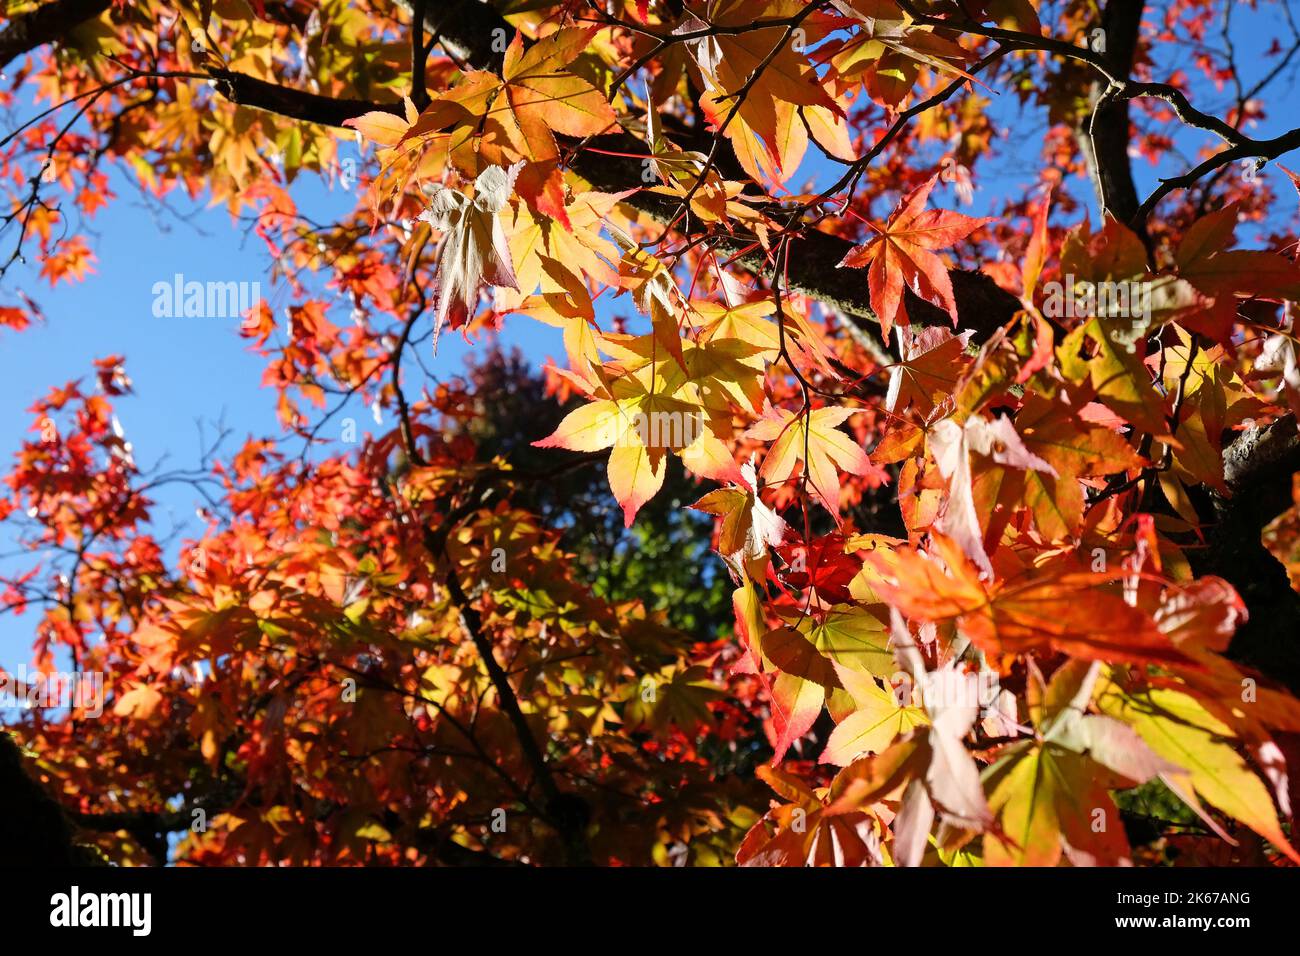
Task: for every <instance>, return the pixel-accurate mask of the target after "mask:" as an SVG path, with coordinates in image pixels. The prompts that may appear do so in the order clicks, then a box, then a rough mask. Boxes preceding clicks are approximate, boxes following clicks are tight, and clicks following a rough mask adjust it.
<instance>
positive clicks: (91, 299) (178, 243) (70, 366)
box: [0, 13, 1300, 664]
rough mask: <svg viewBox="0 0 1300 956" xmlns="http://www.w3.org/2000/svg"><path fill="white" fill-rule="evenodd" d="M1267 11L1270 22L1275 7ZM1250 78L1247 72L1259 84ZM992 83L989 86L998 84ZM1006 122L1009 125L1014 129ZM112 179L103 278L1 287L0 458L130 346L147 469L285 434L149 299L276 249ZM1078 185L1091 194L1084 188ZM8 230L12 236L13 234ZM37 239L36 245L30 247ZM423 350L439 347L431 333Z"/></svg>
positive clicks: (192, 325)
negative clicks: (19, 311)
mask: <svg viewBox="0 0 1300 956" xmlns="http://www.w3.org/2000/svg"><path fill="white" fill-rule="evenodd" d="M1260 16H1262V17H1265V18H1266V19H1265V20H1264V22H1265V23H1268V20H1267V17H1268V14H1267V13H1265V14H1260ZM1255 22H1256V23H1257V24H1258V22H1259V21H1258V20H1257V21H1255ZM1249 26H1250V24H1249V22H1248V21H1246V20H1245V18H1243V24H1242V28H1241V29H1239V30H1237V31H1236V32H1237V34H1239V35H1238V36H1236V37H1235V38H1236V40H1237V43H1238V47H1239V52H1240V54H1241V62H1242V63H1243V64H1246V65H1247V68H1248V69H1249V70H1250V71H1252V72H1255V71H1258V73H1260V74H1262V73H1263V72H1264V71H1266V70H1267V69H1268V68H1269V67H1270V66H1271V63H1269V62H1265V61H1264V60H1263V59H1262V58H1261V57H1260V56H1259V54H1260V53H1262V51H1263V50H1264V49H1266V47H1267V46H1268V44H1269V43H1271V41H1272V36H1273V35H1275V33H1274V32H1273V31H1272V30H1271V29H1258V28H1256V29H1255V30H1253V31H1252V30H1249V29H1248V27H1249ZM1157 55H1160V56H1166V55H1168V56H1169V57H1170V63H1169V64H1168V65H1175V64H1174V62H1173V61H1175V60H1179V59H1189V58H1186V57H1182V56H1180V55H1177V54H1176V53H1175V54H1169V53H1167V52H1162V51H1157ZM1184 65H1188V64H1184ZM1193 69H1194V68H1192V69H1189V72H1193ZM1253 79H1254V77H1253V76H1248V77H1247V81H1248V83H1249V82H1252V81H1253ZM1227 92H1228V91H1223V92H1216V91H1215V90H1213V89H1212V88H1211V87H1209V86H1208V84H1204V83H1200V84H1199V85H1198V88H1197V91H1196V95H1195V96H1194V97H1193V99H1194V100H1196V101H1197V103H1198V105H1203V106H1204V107H1205V108H1206V109H1217V108H1219V107H1221V106H1222V104H1223V103H1224V102H1226V100H1227ZM1287 92H1288V91H1287V89H1286V87H1285V85H1284V86H1283V87H1282V88H1281V89H1280V90H1275V91H1274V92H1273V93H1272V95H1271V96H1269V97H1268V102H1270V104H1272V105H1273V110H1274V115H1273V116H1272V118H1271V119H1270V120H1269V121H1268V123H1267V124H1265V125H1264V126H1263V127H1262V128H1252V129H1249V130H1248V131H1249V132H1250V133H1251V134H1252V135H1255V136H1260V137H1264V136H1272V135H1276V134H1277V133H1280V132H1282V131H1284V129H1285V128H1286V125H1289V123H1290V122H1291V121H1293V119H1294V117H1290V116H1286V115H1285V111H1284V109H1283V108H1281V107H1282V104H1283V103H1285V101H1286V100H1285V97H1286V95H1287ZM981 93H982V94H983V95H989V93H988V91H984V90H982V91H981ZM19 100H20V102H19V103H18V104H17V105H16V106H14V107H13V108H12V109H11V110H10V111H9V112H8V115H5V116H3V117H0V127H3V128H5V129H7V128H11V127H12V126H13V125H15V124H16V123H17V122H20V121H21V120H23V119H25V118H27V117H28V116H30V115H31V113H32V112H33V109H32V104H31V102H30V100H26V99H25V98H23V97H21V96H20V97H19ZM954 102H955V101H954ZM995 110H996V115H997V116H998V117H999V118H1000V119H1002V120H1003V121H1004V122H1005V124H1006V127H1007V128H1016V127H1015V125H1014V124H1015V123H1016V122H1017V117H1018V115H1019V109H1018V106H1017V103H1016V100H1015V98H1014V97H1013V96H1012V95H1009V94H1005V93H1004V94H1002V95H1001V96H1000V97H998V105H997V106H996V107H995ZM1284 124H1286V125H1284ZM998 133H999V136H1001V135H1003V134H1004V130H1003V129H999V130H998ZM1036 135H1037V134H1035V136H1036ZM1178 142H1179V143H1180V145H1183V144H1186V145H1188V146H1189V147H1194V146H1195V145H1197V144H1199V143H1201V142H1204V138H1203V134H1200V133H1198V132H1196V131H1192V132H1190V133H1182V134H1180V135H1179V138H1178ZM355 149H356V147H355V145H353V144H352V140H351V138H350V137H349V138H348V140H347V143H346V144H345V145H344V146H343V155H344V156H347V155H350V154H351V155H355ZM995 150H996V151H997V154H996V155H995V157H994V158H993V159H992V161H991V162H987V163H984V164H982V165H981V167H980V169H979V171H978V177H977V179H976V185H977V192H976V201H975V204H974V207H973V208H972V207H967V208H965V209H964V210H963V211H965V212H968V213H971V214H981V213H983V212H985V211H987V210H988V208H989V206H988V205H987V204H989V203H1000V202H1001V201H1002V200H1003V199H1004V198H1006V197H1008V196H1018V195H1021V194H1023V191H1024V189H1025V188H1026V187H1028V186H1029V185H1031V184H1032V183H1033V182H1034V181H1035V180H1036V178H1037V175H1038V154H1039V147H1038V143H1037V142H1036V140H1032V139H1031V140H1030V143H1029V144H1026V138H1025V133H1024V131H1023V129H1021V130H1020V131H1019V132H1017V133H1016V134H1015V135H1014V136H1012V137H1008V138H1006V139H1003V141H1002V142H1001V143H999V144H997V145H995ZM1292 160H1293V161H1294V163H1293V165H1300V160H1295V158H1294V157H1292ZM1134 168H1135V170H1136V172H1137V174H1138V177H1139V182H1140V185H1141V187H1142V189H1143V191H1144V192H1145V191H1146V190H1148V189H1150V188H1151V187H1152V186H1153V185H1154V183H1155V175H1156V173H1157V172H1163V173H1165V174H1168V173H1170V172H1178V171H1181V170H1180V169H1177V168H1176V167H1175V165H1174V164H1173V163H1172V162H1171V163H1170V164H1169V165H1168V166H1167V167H1166V168H1164V169H1160V170H1155V169H1152V168H1151V167H1150V165H1149V164H1148V163H1146V162H1145V161H1144V160H1135V161H1134ZM832 174H834V175H838V170H832V169H831V168H830V167H829V166H828V165H826V164H825V163H824V161H823V162H820V163H819V162H817V161H816V160H814V161H812V162H809V163H807V164H806V165H805V169H804V170H801V174H800V175H801V177H802V176H804V175H811V176H813V177H814V178H815V179H816V180H818V181H819V182H823V183H824V182H826V181H828V180H827V176H828V175H832ZM1263 175H1264V176H1267V177H1274V185H1275V188H1276V189H1277V190H1278V192H1279V194H1280V195H1283V196H1286V194H1287V191H1289V190H1290V187H1289V186H1288V185H1286V184H1285V181H1284V180H1283V179H1282V177H1281V175H1280V174H1279V173H1278V172H1277V171H1276V170H1275V169H1270V170H1268V171H1266V172H1265V173H1264V174H1263ZM111 182H112V187H113V189H114V191H115V192H116V193H117V194H118V198H117V199H116V200H115V201H114V202H112V203H110V205H109V206H108V207H107V208H106V209H104V210H102V211H101V212H100V214H99V215H98V216H97V217H96V218H94V219H93V220H90V221H89V222H87V223H85V224H84V225H85V228H86V229H88V230H89V232H90V234H91V240H92V245H93V247H94V249H95V252H96V255H97V256H98V262H97V263H96V266H95V269H96V271H95V273H94V274H93V275H90V276H88V277H87V278H86V280H85V281H83V282H80V283H76V284H70V285H69V284H63V283H61V284H60V285H59V286H58V287H57V288H55V289H53V290H51V289H50V288H49V286H48V284H47V283H45V282H44V280H41V279H39V278H38V276H37V274H36V273H37V269H38V268H39V263H33V264H30V265H28V266H27V267H25V268H18V269H15V270H12V271H11V274H10V275H9V276H8V277H6V279H5V280H4V285H3V286H2V287H0V302H10V301H12V292H13V289H14V287H15V286H17V287H20V288H23V289H25V290H26V291H27V292H28V293H29V294H32V295H33V296H34V297H35V298H36V299H37V301H38V302H39V303H40V305H41V307H42V309H43V311H44V313H45V315H46V319H47V321H46V322H44V323H41V324H38V325H35V326H33V327H32V328H30V329H28V330H27V331H25V332H22V333H14V332H10V331H8V330H4V331H0V372H2V374H0V420H3V421H5V422H7V423H8V427H6V428H5V429H3V431H0V461H3V462H4V463H5V464H4V468H5V469H7V467H8V463H9V461H10V460H11V458H12V454H13V452H14V451H15V450H16V449H17V447H18V446H19V444H20V442H21V441H22V440H23V438H24V436H25V434H26V429H27V428H28V426H29V425H30V424H31V415H30V414H29V413H28V412H27V411H26V409H27V408H28V406H29V405H30V404H31V403H32V402H33V400H35V399H36V398H37V397H38V396H40V395H41V394H43V393H44V392H45V391H46V390H48V389H49V388H50V387H51V386H54V385H61V384H63V383H64V382H66V381H68V380H70V379H76V378H83V377H86V378H88V377H89V376H90V375H91V374H92V362H93V361H94V360H95V359H96V358H101V357H104V356H107V355H111V354H121V355H124V356H125V359H126V368H127V371H128V373H129V375H130V377H131V379H132V380H133V383H134V394H133V395H131V396H127V397H123V398H121V399H119V400H117V402H116V407H117V414H118V417H119V419H120V421H121V424H122V426H123V428H124V430H125V433H126V437H127V439H128V440H129V441H131V442H132V444H133V448H134V454H135V458H136V461H137V462H138V463H139V464H140V465H141V466H142V467H145V468H148V467H150V466H152V465H153V464H154V463H156V462H157V461H159V460H160V459H164V458H165V460H166V463H167V466H168V467H188V466H191V465H193V464H194V463H195V462H196V461H197V459H198V456H199V451H200V440H199V432H198V430H197V428H196V422H199V421H202V422H205V423H206V424H207V425H208V427H209V434H210V433H211V427H212V426H213V425H214V424H215V423H216V422H217V421H218V420H219V419H224V421H225V422H226V424H227V425H229V426H230V427H231V428H232V429H233V435H232V439H231V443H230V445H231V446H237V445H238V443H240V442H242V441H243V439H244V438H245V437H246V436H247V435H259V436H263V435H265V436H277V435H279V434H280V427H279V424H278V422H277V420H276V417H275V410H274V401H275V394H274V392H273V391H272V390H268V389H263V388H261V387H260V385H259V383H260V379H261V375H262V370H263V366H264V363H263V361H262V360H261V359H260V358H259V357H258V356H256V355H255V354H253V353H251V352H250V351H249V348H248V342H247V340H245V339H242V338H240V336H239V335H238V332H237V320H234V319H212V318H208V319H195V318H189V319H187V318H171V319H160V318H155V317H154V315H153V314H152V310H151V306H152V303H153V292H152V288H153V285H154V283H155V282H159V281H164V282H170V281H171V279H172V276H173V275H174V274H175V273H182V274H183V275H184V276H185V278H186V279H187V280H190V279H193V280H198V281H201V282H204V281H209V280H212V281H222V282H225V281H246V282H253V281H259V282H261V283H262V289H263V295H265V296H268V298H269V297H270V295H271V293H270V289H269V284H268V281H267V276H268V273H269V268H270V262H269V261H268V258H267V253H266V249H265V246H264V245H263V244H262V243H261V241H260V240H258V239H257V238H256V237H255V236H251V235H247V236H246V235H244V233H243V230H242V229H240V228H236V227H233V226H232V223H231V220H230V217H229V214H228V213H227V212H226V210H225V209H224V208H215V209H212V208H206V207H205V206H204V205H203V201H200V202H199V203H197V204H195V203H190V202H187V201H186V200H184V199H183V198H181V199H169V200H168V205H169V206H170V211H160V210H159V209H157V208H156V204H155V207H154V208H151V204H147V203H145V202H143V201H142V200H141V197H140V195H139V192H138V190H137V188H136V187H135V186H134V185H132V183H131V182H129V181H128V180H126V179H125V178H124V177H122V176H121V175H120V174H118V173H116V172H115V173H114V174H113V176H112V181H111ZM791 186H792V187H796V188H797V186H798V183H797V182H792V183H791ZM292 192H293V195H294V198H295V201H296V202H298V204H299V207H300V208H301V209H302V210H303V211H304V212H306V213H308V214H309V215H311V216H312V217H313V218H314V219H317V220H326V219H328V218H329V217H330V216H331V214H335V213H341V212H342V211H343V210H344V209H346V208H349V207H350V206H351V205H352V203H353V202H354V201H355V197H354V196H351V195H348V194H345V193H344V192H343V191H342V187H341V186H340V185H338V184H337V182H336V183H335V184H334V185H333V187H332V188H331V187H330V186H327V185H326V184H324V183H322V182H321V181H320V180H319V179H317V178H313V177H312V175H311V174H309V173H304V175H303V176H301V177H300V178H299V181H298V182H297V183H296V184H295V185H294V187H293V190H292ZM1078 194H1079V195H1085V193H1084V191H1082V190H1079V191H1078ZM935 198H936V200H937V201H938V202H939V204H941V205H944V206H948V207H950V208H956V207H957V201H956V198H955V197H954V196H953V194H952V192H951V190H950V188H949V187H942V188H941V189H940V190H939V191H936V193H935ZM1283 201H1284V202H1286V201H1287V200H1286V199H1284V200H1283ZM1292 208H1293V207H1292ZM1094 221H1095V212H1094ZM75 225H76V223H75V220H74V227H75ZM6 241H10V239H9V237H8V236H6ZM31 249H34V243H31V244H29V251H30V250H31ZM624 301H625V300H619V303H618V308H619V311H621V312H626V311H627V310H628V308H629V306H627V305H624V304H623V302H624ZM348 309H349V306H348V304H347V303H346V302H344V301H342V300H340V301H339V302H338V303H337V307H336V311H335V312H334V313H333V314H332V316H331V317H332V318H333V319H334V321H336V322H339V323H343V322H346V321H347V320H348V319H347V314H348ZM501 338H502V341H503V342H504V343H506V344H513V345H518V346H519V347H520V348H521V349H522V350H523V352H524V354H525V355H526V356H527V357H528V358H529V359H530V360H531V361H533V362H534V363H535V364H542V363H543V362H544V361H545V360H546V359H547V358H548V357H555V358H557V359H558V358H560V357H561V356H562V354H563V348H562V345H561V342H560V339H559V335H558V334H557V332H556V330H554V329H551V328H549V327H547V326H543V325H541V324H539V323H537V322H534V321H532V320H530V319H527V318H526V317H522V316H515V317H512V318H510V319H507V321H506V327H505V330H504V332H503V333H502V337H501ZM423 347H424V348H425V349H426V350H427V349H428V346H427V344H426V345H425V346H423ZM470 347H472V346H467V345H466V344H465V343H464V342H463V341H462V339H461V336H460V335H459V334H456V333H449V334H446V335H444V336H443V337H442V342H441V344H440V347H439V353H438V355H437V356H436V357H431V356H430V355H428V354H427V353H426V354H425V355H424V359H425V364H426V365H427V366H428V367H429V369H430V370H431V372H432V373H433V374H435V375H437V376H439V377H449V376H451V375H454V374H456V373H457V372H459V371H460V370H461V369H462V368H463V359H464V356H465V354H466V352H467V351H468V349H469V348H470ZM478 347H480V348H481V347H482V346H481V344H480V345H479V346H478ZM411 387H414V386H413V385H409V386H408V388H411ZM348 414H350V415H352V416H353V417H355V418H356V420H357V422H358V426H359V428H360V429H361V430H363V431H365V430H371V431H377V430H380V429H382V430H383V431H387V430H388V429H389V428H391V424H392V423H391V422H385V423H384V424H383V425H382V426H378V428H377V427H376V426H375V424H374V422H373V420H372V418H371V417H370V413H369V412H368V410H366V409H363V408H357V409H356V410H355V411H352V410H349V412H348ZM334 434H337V432H334ZM156 497H157V499H158V508H157V511H156V518H157V521H158V523H159V529H158V530H159V532H160V533H166V532H167V531H168V530H169V529H171V528H172V527H173V525H175V524H178V523H179V524H182V525H184V524H185V523H187V522H190V523H191V527H192V526H193V525H192V523H193V520H194V506H195V499H194V496H193V493H192V492H191V491H190V490H189V489H187V488H185V487H184V486H172V487H170V488H167V489H164V490H161V491H160V492H159V493H158V494H157V496H156ZM10 546H11V542H10V540H9V538H8V532H7V531H0V552H3V551H7V550H10ZM24 563H26V562H24ZM6 566H8V567H12V565H6V564H4V563H3V562H0V567H6ZM32 617H33V616H32V615H27V616H24V617H18V618H14V617H12V616H5V615H0V663H11V664H12V663H14V662H16V661H18V660H21V659H23V657H24V656H25V654H26V652H27V649H28V646H29V644H30V640H31V633H32V632H31V626H32Z"/></svg>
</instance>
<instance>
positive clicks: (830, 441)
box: [746, 407, 888, 520]
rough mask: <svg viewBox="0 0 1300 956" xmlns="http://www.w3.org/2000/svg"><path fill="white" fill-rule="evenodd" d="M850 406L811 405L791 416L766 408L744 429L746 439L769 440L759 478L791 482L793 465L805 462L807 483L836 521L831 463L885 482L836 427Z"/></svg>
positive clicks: (837, 487)
mask: <svg viewBox="0 0 1300 956" xmlns="http://www.w3.org/2000/svg"><path fill="white" fill-rule="evenodd" d="M854 411H855V409H852V408H843V407H825V408H816V409H813V410H812V411H811V412H809V413H808V414H807V415H796V414H794V413H793V412H790V411H787V410H786V409H784V408H774V409H771V410H770V411H769V413H768V415H767V416H766V417H764V418H762V419H760V420H759V421H758V422H757V423H756V424H754V425H753V426H752V427H751V428H750V429H749V431H748V432H747V433H746V435H747V437H749V438H756V439H758V440H759V441H769V442H772V446H771V447H770V448H769V449H768V452H767V455H766V457H764V459H763V466H762V468H761V469H760V470H759V476H760V477H762V478H763V480H764V481H766V482H767V483H768V484H777V483H780V482H783V481H788V480H790V477H791V475H793V474H794V470H795V467H796V466H797V465H798V464H799V463H800V462H803V463H804V467H805V468H806V473H807V475H808V487H809V489H810V491H811V493H812V495H813V497H815V498H816V499H817V500H818V501H819V502H821V504H822V505H823V506H824V507H825V508H826V510H827V511H829V512H830V513H831V514H832V515H833V516H835V517H836V520H838V519H839V508H840V504H839V502H840V482H839V476H838V473H837V471H836V467H837V466H838V467H839V468H841V469H843V470H844V471H846V472H848V473H849V474H853V475H860V476H863V477H867V478H869V479H871V480H873V481H878V482H879V481H886V480H887V479H888V476H887V475H886V473H885V472H884V470H883V469H881V468H879V467H877V466H876V465H873V464H872V463H871V461H870V459H868V458H867V454H866V452H864V451H863V450H862V449H861V448H860V447H859V446H858V445H857V444H855V443H854V442H853V440H852V439H851V438H849V437H848V436H847V435H846V434H844V433H843V432H842V431H840V430H839V428H838V427H837V426H838V425H840V424H841V423H843V422H844V421H845V420H847V419H848V417H849V416H850V415H852V414H853V413H854Z"/></svg>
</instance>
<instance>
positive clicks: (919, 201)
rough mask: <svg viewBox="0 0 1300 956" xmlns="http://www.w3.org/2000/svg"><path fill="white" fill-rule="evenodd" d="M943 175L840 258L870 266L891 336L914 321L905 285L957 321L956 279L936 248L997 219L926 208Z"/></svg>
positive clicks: (874, 298) (884, 329) (875, 300)
mask: <svg viewBox="0 0 1300 956" xmlns="http://www.w3.org/2000/svg"><path fill="white" fill-rule="evenodd" d="M938 181H939V177H938V174H935V175H934V176H932V177H931V178H930V179H927V180H926V181H925V182H924V183H922V184H921V185H920V186H917V187H916V188H915V189H913V190H912V191H911V192H909V193H908V194H907V195H906V196H904V197H903V198H902V199H901V200H900V201H899V204H898V208H897V209H895V210H894V213H893V215H892V216H890V217H889V221H888V222H887V223H886V224H885V228H884V229H877V230H876V231H877V233H878V234H877V235H876V237H875V238H873V239H872V240H871V241H870V242H868V243H867V244H866V245H864V246H859V247H857V248H856V249H853V250H852V251H851V252H849V253H848V254H847V255H846V256H845V257H844V258H843V259H842V260H841V261H840V263H839V268H841V269H843V268H852V269H861V268H863V267H864V266H865V267H867V285H868V287H869V288H870V290H871V305H872V308H873V309H875V312H876V316H877V318H878V319H879V320H880V328H881V333H882V334H883V335H884V337H885V339H886V340H888V338H889V330H890V329H892V328H893V327H894V325H896V324H898V323H900V322H901V323H902V324H903V325H907V324H908V320H907V314H906V313H905V312H903V311H902V306H903V289H904V287H906V288H909V289H911V290H912V291H913V292H914V293H916V295H917V296H919V297H920V298H922V299H924V300H925V301H926V302H929V303H931V304H932V305H936V306H938V307H939V308H941V309H943V310H944V311H945V312H947V313H948V314H949V315H950V316H952V324H953V326H954V327H955V326H956V325H957V301H956V299H955V298H953V291H952V280H951V279H950V278H949V277H948V267H947V266H946V265H944V262H943V260H942V259H940V258H939V257H938V256H937V255H935V251H936V250H938V249H946V248H948V247H949V246H952V245H954V244H956V243H958V242H960V241H961V240H962V239H965V238H966V237H967V236H969V235H970V234H971V233H972V232H974V231H975V230H976V229H978V228H979V227H980V226H982V225H984V224H985V223H988V222H992V221H993V220H992V219H975V218H972V217H970V216H965V215H962V214H961V213H958V212H948V211H945V210H939V209H926V208H925V204H926V200H927V199H929V197H930V192H931V190H933V189H934V186H935V183H937V182H938Z"/></svg>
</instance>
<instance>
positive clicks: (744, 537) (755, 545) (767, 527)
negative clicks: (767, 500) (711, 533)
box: [691, 463, 790, 565]
mask: <svg viewBox="0 0 1300 956" xmlns="http://www.w3.org/2000/svg"><path fill="white" fill-rule="evenodd" d="M740 473H741V476H742V477H743V479H744V481H745V485H744V486H740V485H730V486H728V487H726V488H718V489H716V490H714V491H711V492H709V493H708V494H707V495H705V496H704V497H703V498H701V499H700V500H699V501H697V502H695V504H693V505H691V507H692V508H694V509H695V510H696V511H703V512H705V513H707V514H711V515H717V516H718V517H720V518H721V519H722V526H721V528H720V529H719V532H718V552H719V553H720V554H721V555H722V556H723V557H724V558H726V559H727V560H728V562H729V563H731V564H734V565H739V564H740V563H741V562H742V561H743V560H745V559H748V560H752V561H756V560H760V559H762V558H764V557H765V556H766V555H767V549H768V548H769V547H776V546H777V545H779V544H780V543H781V542H782V541H784V540H785V539H786V536H787V535H788V534H789V533H790V529H789V527H788V526H787V525H786V523H785V522H784V521H783V520H781V516H780V515H778V514H777V513H776V512H775V511H773V510H772V509H771V508H769V507H768V506H767V505H765V504H764V503H763V499H761V498H760V497H759V496H758V491H757V490H756V489H757V488H758V477H757V475H756V474H755V471H754V466H753V464H752V463H747V464H745V465H744V466H742V467H741V469H740Z"/></svg>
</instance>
